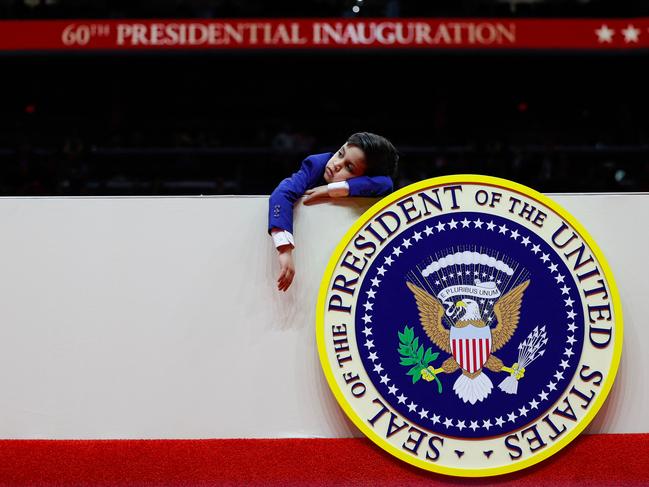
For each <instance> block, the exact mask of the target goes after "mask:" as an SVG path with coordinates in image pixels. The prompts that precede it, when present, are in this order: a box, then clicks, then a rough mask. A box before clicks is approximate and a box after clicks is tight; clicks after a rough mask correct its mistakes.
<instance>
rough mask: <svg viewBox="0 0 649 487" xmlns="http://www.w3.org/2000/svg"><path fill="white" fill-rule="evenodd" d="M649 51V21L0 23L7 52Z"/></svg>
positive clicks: (2, 46) (0, 40)
mask: <svg viewBox="0 0 649 487" xmlns="http://www.w3.org/2000/svg"><path fill="white" fill-rule="evenodd" d="M648 47H649V18H635V19H587V20H584V19H559V20H556V19H552V20H546V19H534V20H532V19H525V20H519V19H391V18H383V19H279V20H278V19H272V20H270V19H266V20H264V19H229V20H223V19H219V20H191V19H189V20H188V19H183V20H105V21H103V20H61V21H22V20H20V21H0V51H79V50H81V51H88V50H111V51H113V50H117V51H120V50H164V49H174V50H177V49H199V50H200V49H204V50H205V49H216V50H219V49H220V50H229V49H365V48H374V49H377V48H378V49H588V50H600V49H601V50H620V49H638V48H641V49H646V48H648Z"/></svg>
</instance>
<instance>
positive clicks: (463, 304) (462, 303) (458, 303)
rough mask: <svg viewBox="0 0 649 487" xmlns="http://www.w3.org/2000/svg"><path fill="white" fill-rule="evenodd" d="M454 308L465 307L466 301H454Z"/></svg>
mask: <svg viewBox="0 0 649 487" xmlns="http://www.w3.org/2000/svg"><path fill="white" fill-rule="evenodd" d="M455 307H456V308H466V303H465V302H464V301H458V302H456V303H455Z"/></svg>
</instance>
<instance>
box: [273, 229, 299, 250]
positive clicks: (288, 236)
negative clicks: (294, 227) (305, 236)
mask: <svg viewBox="0 0 649 487" xmlns="http://www.w3.org/2000/svg"><path fill="white" fill-rule="evenodd" d="M270 234H271V235H272V237H273V242H275V248H279V247H281V246H282V245H292V246H293V247H295V241H294V240H293V234H292V233H291V232H288V231H286V230H281V229H279V228H276V229H275V230H272V231H271V232H270Z"/></svg>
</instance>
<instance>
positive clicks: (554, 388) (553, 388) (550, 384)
mask: <svg viewBox="0 0 649 487" xmlns="http://www.w3.org/2000/svg"><path fill="white" fill-rule="evenodd" d="M548 389H550V391H556V390H557V385H556V384H555V383H554V382H550V383H549V384H548Z"/></svg>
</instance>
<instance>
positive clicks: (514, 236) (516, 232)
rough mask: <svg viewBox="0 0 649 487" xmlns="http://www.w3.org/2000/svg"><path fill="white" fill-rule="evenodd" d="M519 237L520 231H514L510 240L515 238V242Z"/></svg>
mask: <svg viewBox="0 0 649 487" xmlns="http://www.w3.org/2000/svg"><path fill="white" fill-rule="evenodd" d="M518 236H519V233H518V230H514V231H513V232H512V233H511V235H510V238H513V239H514V240H516V239H517V238H518Z"/></svg>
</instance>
